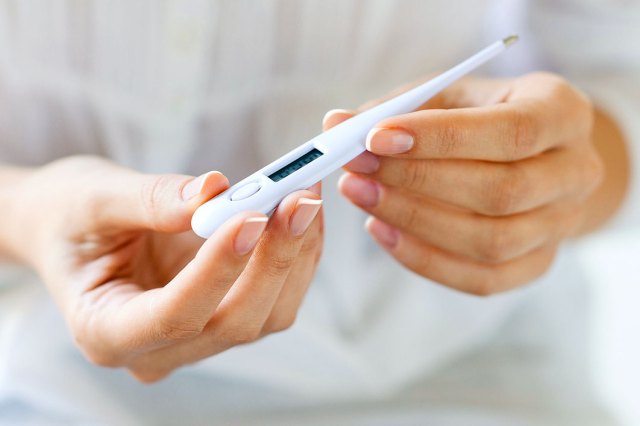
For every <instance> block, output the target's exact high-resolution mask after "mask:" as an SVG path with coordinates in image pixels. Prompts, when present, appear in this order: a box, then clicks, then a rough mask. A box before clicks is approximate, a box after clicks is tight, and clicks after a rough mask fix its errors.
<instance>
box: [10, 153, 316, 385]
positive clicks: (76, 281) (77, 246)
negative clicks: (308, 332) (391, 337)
mask: <svg viewBox="0 0 640 426" xmlns="http://www.w3.org/2000/svg"><path fill="white" fill-rule="evenodd" d="M228 185H229V184H228V181H227V179H226V178H225V177H224V176H223V175H222V174H220V173H218V172H211V173H208V174H206V175H203V176H201V177H199V178H197V179H194V178H193V177H190V176H181V175H158V176H151V175H143V174H140V173H136V172H133V171H131V170H128V169H124V168H122V167H118V166H116V165H114V164H111V163H109V162H107V161H104V160H101V159H96V158H90V157H75V158H69V159H64V160H61V161H58V162H55V163H52V164H50V165H48V166H46V167H44V168H42V169H39V170H36V171H35V172H33V173H32V174H31V175H30V176H28V177H27V178H26V179H24V180H23V181H22V184H21V187H20V190H19V193H20V194H21V196H20V198H19V200H18V202H17V206H16V208H17V209H19V211H20V216H21V217H23V218H24V220H25V224H29V226H28V227H27V226H25V227H24V230H25V234H24V235H23V238H21V240H22V241H29V242H30V244H29V246H28V247H23V248H22V249H21V250H19V251H20V252H21V253H23V257H24V258H25V259H26V261H27V262H28V263H30V264H31V265H32V266H33V267H34V268H35V269H36V270H37V271H38V272H39V273H40V275H41V276H42V277H43V279H44V281H45V283H46V284H47V286H48V288H49V290H50V292H51V293H52V295H53V296H54V298H55V299H56V301H57V303H58V305H59V306H60V308H61V310H62V312H63V314H64V317H65V319H66V321H67V323H68V325H69V327H70V329H71V331H72V333H73V335H74V337H75V340H76V342H77V344H78V345H79V347H80V348H81V349H82V351H83V352H84V353H85V354H86V356H87V357H88V358H89V359H90V360H91V361H93V362H94V363H96V364H99V365H104V366H123V367H126V368H127V369H129V370H130V371H131V373H132V374H133V375H134V376H135V377H137V378H138V379H140V380H141V381H145V382H150V381H155V380H159V379H161V378H163V377H165V376H166V375H168V374H169V373H170V372H171V371H172V370H174V369H176V368H178V367H179V366H181V365H184V364H187V363H191V362H195V361H197V360H200V359H203V358H206V357H209V356H211V355H214V354H217V353H219V352H222V351H224V350H226V349H228V348H230V347H232V346H234V345H239V344H242V343H247V342H251V341H253V340H255V339H258V338H260V337H261V336H264V335H266V334H269V333H273V332H276V331H279V330H283V329H285V328H287V327H289V326H290V325H291V324H292V322H293V321H294V319H295V317H296V312H297V310H298V307H299V306H300V303H301V302H302V299H303V297H304V294H305V292H306V290H307V286H308V285H309V282H310V281H311V278H312V277H313V275H314V271H315V269H316V265H317V263H318V260H319V256H320V253H321V249H322V215H321V214H318V213H319V211H320V207H321V200H320V199H319V186H318V187H317V188H316V190H317V191H318V193H314V192H312V191H299V192H297V193H294V194H292V195H290V196H289V197H287V198H286V199H285V200H284V201H283V202H282V203H281V204H280V206H279V207H278V209H277V210H276V212H275V213H274V214H273V216H272V218H271V220H270V221H269V222H268V224H267V217H266V216H264V215H263V214H260V213H255V212H247V213H242V214H240V215H238V216H236V217H234V218H232V219H231V220H229V221H228V222H227V223H225V224H224V225H223V226H222V227H221V228H220V229H219V230H218V231H216V233H215V234H214V235H213V236H212V237H211V238H209V239H208V240H206V241H204V240H201V239H200V238H198V237H196V236H195V234H193V233H192V232H190V231H189V229H190V219H191V216H192V214H193V212H194V210H195V209H196V208H197V207H198V206H199V205H201V204H202V203H204V202H205V201H207V200H208V199H210V198H211V197H213V196H215V195H216V194H218V193H220V192H221V191H223V190H225V189H226V188H227V187H228ZM185 231H187V232H185ZM26 232H28V234H27V233H26Z"/></svg>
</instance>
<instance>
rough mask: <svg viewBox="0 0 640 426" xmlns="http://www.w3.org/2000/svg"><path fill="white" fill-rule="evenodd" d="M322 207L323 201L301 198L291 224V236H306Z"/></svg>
mask: <svg viewBox="0 0 640 426" xmlns="http://www.w3.org/2000/svg"><path fill="white" fill-rule="evenodd" d="M321 206H322V200H312V199H310V198H300V199H299V200H298V202H297V203H296V208H295V211H294V212H293V215H292V216H291V222H290V224H289V227H290V229H291V235H293V236H296V237H299V236H300V235H302V234H304V233H305V232H306V231H307V229H308V228H309V225H311V222H313V219H314V218H315V217H316V215H317V214H318V211H319V210H320V207H321Z"/></svg>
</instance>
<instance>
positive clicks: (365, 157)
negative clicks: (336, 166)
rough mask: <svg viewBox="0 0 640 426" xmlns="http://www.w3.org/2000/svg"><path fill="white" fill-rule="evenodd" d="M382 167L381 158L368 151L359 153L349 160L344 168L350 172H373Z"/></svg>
mask: <svg viewBox="0 0 640 426" xmlns="http://www.w3.org/2000/svg"><path fill="white" fill-rule="evenodd" d="M378 167H380V160H379V159H378V157H377V156H376V155H374V154H372V153H370V152H368V151H365V152H363V153H362V154H360V155H358V156H357V157H356V158H354V159H353V160H351V161H349V162H348V163H347V164H346V165H345V166H344V168H345V169H346V170H348V171H350V172H355V173H365V174H369V173H373V172H375V171H376V170H378Z"/></svg>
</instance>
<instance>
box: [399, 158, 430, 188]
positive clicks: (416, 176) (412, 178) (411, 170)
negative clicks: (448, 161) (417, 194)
mask: <svg viewBox="0 0 640 426" xmlns="http://www.w3.org/2000/svg"><path fill="white" fill-rule="evenodd" d="M425 163H426V161H421V160H415V161H409V162H407V164H406V166H405V167H404V168H403V171H402V178H403V180H404V186H405V187H407V188H412V189H419V188H422V187H423V186H424V184H425V180H426V174H427V171H428V170H429V168H428V167H426V164H425Z"/></svg>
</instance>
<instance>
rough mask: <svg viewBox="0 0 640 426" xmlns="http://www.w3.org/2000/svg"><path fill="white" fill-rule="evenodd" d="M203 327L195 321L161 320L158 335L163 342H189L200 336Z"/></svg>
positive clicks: (158, 323) (158, 325)
mask: <svg viewBox="0 0 640 426" xmlns="http://www.w3.org/2000/svg"><path fill="white" fill-rule="evenodd" d="M202 330H203V327H202V325H200V324H198V323H196V322H195V321H189V320H175V319H165V318H160V319H159V320H158V322H157V331H158V335H159V336H160V338H161V339H163V340H187V339H191V338H193V337H196V336H197V335H199V334H200V333H201V332H202Z"/></svg>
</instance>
